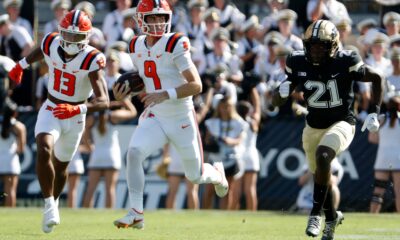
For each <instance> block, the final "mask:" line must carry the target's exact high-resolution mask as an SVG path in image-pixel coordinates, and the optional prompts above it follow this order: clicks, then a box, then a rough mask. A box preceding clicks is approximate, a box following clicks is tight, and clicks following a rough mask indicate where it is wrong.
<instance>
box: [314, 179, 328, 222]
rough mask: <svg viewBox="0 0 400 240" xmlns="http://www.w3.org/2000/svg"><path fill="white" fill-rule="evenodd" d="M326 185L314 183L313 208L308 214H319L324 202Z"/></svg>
mask: <svg viewBox="0 0 400 240" xmlns="http://www.w3.org/2000/svg"><path fill="white" fill-rule="evenodd" d="M327 191H328V186H325V185H320V184H318V183H314V197H313V200H314V201H313V208H312V210H311V214H310V215H321V209H322V206H323V205H324V202H325V197H326V193H327Z"/></svg>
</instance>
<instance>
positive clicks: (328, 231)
mask: <svg viewBox="0 0 400 240" xmlns="http://www.w3.org/2000/svg"><path fill="white" fill-rule="evenodd" d="M336 215H337V216H336V219H335V220H333V221H330V222H325V228H324V231H323V234H322V238H321V240H333V239H335V229H336V228H337V226H339V224H342V221H343V220H344V216H343V213H342V212H341V211H336Z"/></svg>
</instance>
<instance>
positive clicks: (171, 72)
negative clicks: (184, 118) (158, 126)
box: [129, 33, 194, 116]
mask: <svg viewBox="0 0 400 240" xmlns="http://www.w3.org/2000/svg"><path fill="white" fill-rule="evenodd" d="M145 39H146V36H145V35H142V36H139V37H134V38H133V39H132V40H131V41H130V43H129V53H130V56H131V59H132V62H133V64H134V65H135V67H136V69H138V71H139V74H140V77H141V78H142V79H143V80H144V84H145V88H146V93H153V92H161V91H165V90H167V89H170V88H176V87H179V86H181V85H182V84H184V83H186V82H187V81H186V79H185V78H184V77H183V76H182V74H181V72H183V71H185V70H187V69H189V68H191V67H194V64H193V62H192V60H191V56H190V43H189V39H188V38H187V37H185V36H183V35H182V34H181V33H166V34H164V35H163V36H162V37H161V38H160V39H159V40H158V41H157V42H156V43H155V44H154V45H153V46H152V47H147V45H146V42H145ZM192 109H193V101H192V97H186V98H180V99H175V100H173V99H167V100H165V101H164V102H162V103H160V104H156V105H154V106H152V107H151V111H152V112H153V113H155V114H158V115H160V116H174V115H181V114H186V113H187V112H188V111H191V110H192Z"/></svg>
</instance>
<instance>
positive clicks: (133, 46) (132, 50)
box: [129, 36, 139, 53]
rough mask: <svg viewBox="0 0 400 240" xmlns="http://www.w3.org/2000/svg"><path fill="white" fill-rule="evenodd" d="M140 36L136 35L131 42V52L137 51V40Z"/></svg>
mask: <svg viewBox="0 0 400 240" xmlns="http://www.w3.org/2000/svg"><path fill="white" fill-rule="evenodd" d="M138 38H139V37H138V36H134V37H133V38H132V39H131V41H130V42H129V53H135V46H136V41H137V39H138Z"/></svg>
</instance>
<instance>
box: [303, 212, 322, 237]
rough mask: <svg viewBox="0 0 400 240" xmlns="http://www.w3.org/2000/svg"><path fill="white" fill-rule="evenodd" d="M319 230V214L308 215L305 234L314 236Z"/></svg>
mask: <svg viewBox="0 0 400 240" xmlns="http://www.w3.org/2000/svg"><path fill="white" fill-rule="evenodd" d="M320 231H321V216H318V215H310V216H309V217H308V223H307V228H306V234H307V235H308V236H310V237H316V236H318V235H319V232H320Z"/></svg>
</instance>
